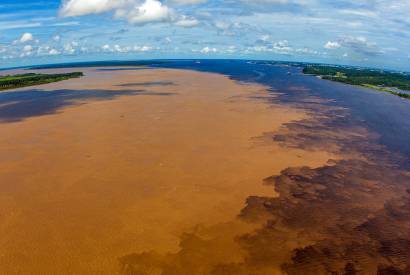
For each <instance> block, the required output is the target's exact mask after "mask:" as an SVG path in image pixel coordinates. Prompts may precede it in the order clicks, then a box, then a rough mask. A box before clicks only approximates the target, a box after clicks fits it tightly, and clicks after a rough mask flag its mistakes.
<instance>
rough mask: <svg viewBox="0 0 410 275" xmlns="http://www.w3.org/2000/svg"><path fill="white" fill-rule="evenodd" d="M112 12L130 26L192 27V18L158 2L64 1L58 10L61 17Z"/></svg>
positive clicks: (184, 0)
mask: <svg viewBox="0 0 410 275" xmlns="http://www.w3.org/2000/svg"><path fill="white" fill-rule="evenodd" d="M171 2H172V3H176V4H198V3H202V2H205V1H204V0H176V1H171ZM105 12H112V13H113V14H114V18H115V19H123V20H126V21H128V22H129V23H130V24H135V25H144V24H148V23H151V22H170V23H173V24H174V25H176V26H179V27H186V28H187V27H194V26H196V25H198V23H199V22H198V20H197V19H196V18H194V17H188V16H185V15H178V14H177V13H176V12H175V10H174V9H172V8H170V7H168V6H167V5H166V4H165V3H163V2H162V1H160V0H65V1H64V3H63V5H62V7H61V8H60V15H61V16H63V17H74V16H84V15H89V14H99V13H105Z"/></svg>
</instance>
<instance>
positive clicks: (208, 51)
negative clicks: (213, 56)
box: [200, 47, 218, 54]
mask: <svg viewBox="0 0 410 275" xmlns="http://www.w3.org/2000/svg"><path fill="white" fill-rule="evenodd" d="M217 51H218V50H217V49H216V48H210V47H205V48H203V49H202V50H200V52H201V53H204V54H208V53H216V52H217Z"/></svg>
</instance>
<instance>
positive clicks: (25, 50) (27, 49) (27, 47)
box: [23, 45, 33, 52]
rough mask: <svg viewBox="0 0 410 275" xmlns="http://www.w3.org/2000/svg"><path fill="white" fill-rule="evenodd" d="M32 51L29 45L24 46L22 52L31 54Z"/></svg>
mask: <svg viewBox="0 0 410 275" xmlns="http://www.w3.org/2000/svg"><path fill="white" fill-rule="evenodd" d="M32 50H33V46H31V45H25V46H24V47H23V51H24V52H31V51H32Z"/></svg>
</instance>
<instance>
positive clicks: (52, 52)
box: [48, 49, 60, 55]
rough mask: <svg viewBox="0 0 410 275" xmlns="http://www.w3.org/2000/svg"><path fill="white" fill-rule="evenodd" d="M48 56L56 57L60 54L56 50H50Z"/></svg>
mask: <svg viewBox="0 0 410 275" xmlns="http://www.w3.org/2000/svg"><path fill="white" fill-rule="evenodd" d="M48 54H49V55H58V54H60V52H59V51H58V50H56V49H51V50H50V51H49V52H48Z"/></svg>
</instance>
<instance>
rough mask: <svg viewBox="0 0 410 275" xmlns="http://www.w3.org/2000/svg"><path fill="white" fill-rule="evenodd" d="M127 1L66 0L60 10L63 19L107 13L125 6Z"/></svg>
mask: <svg viewBox="0 0 410 275" xmlns="http://www.w3.org/2000/svg"><path fill="white" fill-rule="evenodd" d="M127 2H129V1H127V0H65V1H64V2H63V5H62V7H61V9H60V15H61V16H63V17H72V16H83V15H88V14H97V13H103V12H107V11H110V10H113V9H116V8H120V7H122V6H124V5H125V4H126V3H127Z"/></svg>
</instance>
